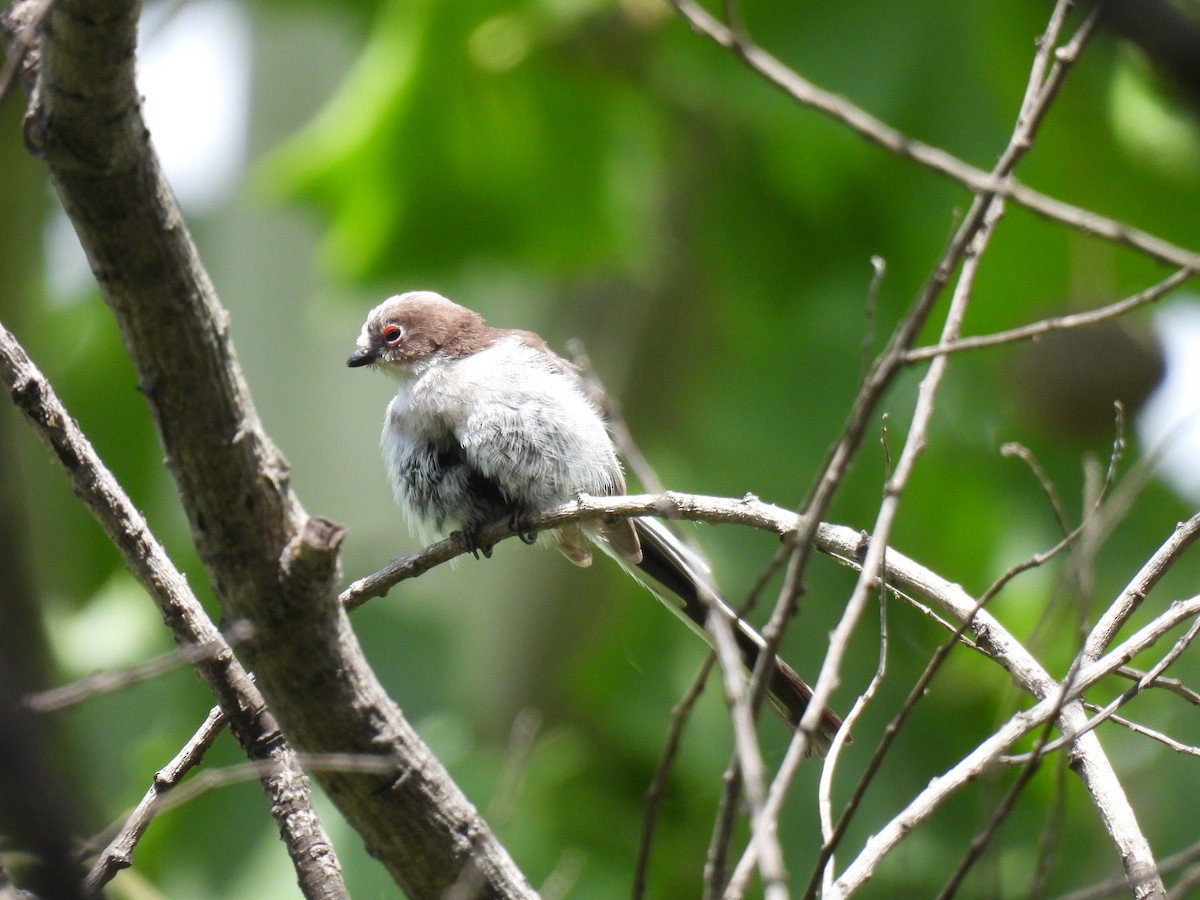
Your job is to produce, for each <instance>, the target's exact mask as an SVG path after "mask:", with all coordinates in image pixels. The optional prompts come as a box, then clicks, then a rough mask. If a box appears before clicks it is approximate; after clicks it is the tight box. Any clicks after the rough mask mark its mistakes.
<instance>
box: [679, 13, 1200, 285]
mask: <svg viewBox="0 0 1200 900" xmlns="http://www.w3.org/2000/svg"><path fill="white" fill-rule="evenodd" d="M669 2H670V3H671V5H672V6H673V7H675V9H676V10H678V12H679V13H680V15H682V16H683V17H684V18H685V19H686V20H687V22H688V24H689V25H690V26H691V27H692V29H693V30H695V31H696V32H698V33H700V34H702V35H704V36H705V37H707V38H709V39H710V40H712V41H714V42H715V43H717V44H718V45H720V46H722V47H725V48H726V49H728V50H731V51H733V52H735V54H736V55H737V56H738V58H740V59H742V60H744V61H745V62H746V64H747V65H748V66H750V68H751V69H753V70H754V71H755V72H756V73H758V74H759V75H760V76H762V77H763V78H764V79H766V80H767V81H769V82H770V83H771V84H773V85H775V86H776V87H778V88H780V89H781V90H783V91H784V93H786V94H787V95H788V96H789V97H791V98H792V99H793V100H795V101H796V102H797V103H799V104H801V105H803V106H807V107H809V108H812V109H816V110H818V111H819V112H822V113H824V114H825V115H827V116H829V117H831V118H833V119H835V120H836V121H838V122H841V123H842V124H843V125H846V126H847V127H848V128H850V129H851V130H853V131H855V132H856V133H858V134H859V135H861V136H862V137H864V138H866V139H867V140H869V141H871V142H872V143H875V144H878V145H879V146H881V147H883V148H884V149H885V150H887V151H889V152H891V153H893V154H895V155H896V156H899V157H901V158H903V159H911V160H913V161H914V162H917V163H919V164H921V165H923V166H925V167H926V168H928V169H930V170H931V171H934V172H937V173H939V174H941V175H945V176H947V177H948V178H951V179H953V180H954V181H957V182H959V183H960V184H962V185H963V186H964V187H966V188H968V189H969V190H971V191H973V192H975V193H976V194H981V195H982V194H986V195H990V196H1000V197H1005V198H1007V199H1010V200H1012V201H1014V202H1016V203H1017V204H1019V205H1021V206H1024V207H1026V208H1027V209H1029V210H1030V211H1032V212H1034V213H1037V214H1038V215H1039V216H1042V217H1044V218H1046V219H1049V220H1050V221H1052V222H1058V223H1060V224H1063V225H1067V226H1069V227H1071V228H1074V229H1076V230H1077V231H1080V232H1083V233H1084V234H1090V235H1094V236H1096V237H1100V238H1104V239H1105V240H1108V241H1113V242H1116V243H1120V244H1124V245H1126V246H1128V247H1132V248H1134V249H1135V250H1139V251H1141V252H1142V253H1144V254H1146V255H1147V256H1149V257H1151V258H1153V259H1156V260H1159V261H1160V262H1165V263H1169V264H1171V265H1175V266H1181V267H1190V268H1193V269H1200V254H1197V253H1196V252H1195V251H1192V250H1187V249H1185V248H1183V247H1179V246H1176V245H1174V244H1171V243H1169V242H1168V241H1165V240H1163V239H1162V238H1160V237H1157V236H1155V235H1152V234H1149V233H1147V232H1145V231H1142V230H1140V229H1138V228H1134V227H1133V226H1132V225H1129V224H1127V223H1125V222H1120V221H1117V220H1115V219H1109V218H1107V217H1105V216H1101V215H1098V214H1097V213H1094V212H1091V211H1090V210H1086V209H1081V208H1079V207H1077V206H1072V205H1071V204H1069V203H1064V202H1063V201H1061V200H1058V199H1055V198H1054V197H1050V196H1047V195H1046V194H1043V193H1041V192H1040V191H1037V190H1034V189H1033V188H1030V187H1027V186H1026V185H1024V184H1022V183H1021V182H1019V181H1017V180H1016V179H1015V178H1013V177H1012V176H1011V175H1008V174H1003V175H1002V174H998V173H996V172H995V170H993V171H992V172H990V173H989V172H985V171H984V170H983V169H979V168H976V167H975V166H972V165H971V164H969V163H966V162H964V161H962V160H960V159H958V158H957V157H955V156H953V155H952V154H950V153H947V152H946V151H945V150H942V149H940V148H938V147H931V146H929V145H928V144H924V143H922V142H921V141H918V140H915V139H914V138H911V137H909V136H908V135H905V134H903V133H901V132H900V131H897V130H896V129H895V128H893V127H892V126H890V125H888V124H886V123H885V122H882V121H880V120H879V119H878V118H876V117H875V116H872V115H871V114H870V113H868V112H866V111H865V110H863V109H862V108H860V107H858V106H855V105H854V104H853V103H851V102H850V101H848V100H847V99H846V98H845V97H841V96H839V95H837V94H835V93H833V92H831V91H827V90H824V89H823V88H820V87H817V86H816V85H814V84H813V83H812V82H810V81H808V80H807V79H805V78H804V77H803V76H801V75H800V74H799V73H798V72H796V71H795V70H794V69H791V68H789V67H788V66H786V65H784V63H782V62H781V61H780V60H778V59H776V58H775V57H774V56H772V55H771V54H770V53H768V52H767V51H765V50H764V49H762V48H761V47H758V46H756V45H741V44H740V43H739V42H738V40H737V38H736V37H735V35H733V33H732V32H730V30H729V29H728V28H726V27H725V26H724V25H722V24H721V23H720V22H718V21H717V20H716V19H714V18H713V17H712V16H711V15H709V14H708V13H707V12H705V10H704V9H702V8H701V7H700V6H699V5H698V4H696V3H695V2H693V0H669ZM1064 49H1065V48H1064ZM1059 55H1061V53H1060V54H1059Z"/></svg>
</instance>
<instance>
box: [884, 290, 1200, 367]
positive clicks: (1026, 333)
mask: <svg viewBox="0 0 1200 900" xmlns="http://www.w3.org/2000/svg"><path fill="white" fill-rule="evenodd" d="M1197 271H1200V269H1198V268H1196V267H1193V266H1185V267H1183V268H1182V269H1179V270H1177V271H1175V272H1173V273H1172V274H1170V275H1168V276H1167V277H1166V278H1164V279H1163V280H1162V281H1160V282H1158V283H1157V284H1155V285H1152V286H1151V287H1148V288H1146V289H1145V290H1143V291H1139V292H1138V293H1136V294H1133V295H1131V296H1129V297H1126V298H1125V299H1124V300H1119V301H1117V302H1116V303H1110V304H1109V305H1108V306H1102V307H1100V308H1099V309H1090V310H1088V311H1086V312H1080V313H1072V314H1070V315H1066V316H1051V317H1050V318H1046V319H1041V320H1039V321H1037V322H1033V323H1032V324H1030V325H1022V326H1021V327H1020V328H1013V329H1010V330H1009V331H1000V332H997V333H995V334H983V335H978V336H976V337H965V338H958V339H957V340H954V341H950V342H949V343H944V344H936V345H934V346H931V347H916V348H914V349H912V350H909V351H908V352H907V353H905V354H904V361H905V362H906V363H917V362H922V361H924V360H927V359H933V358H934V357H937V356H944V355H946V354H948V353H962V352H964V351H967V350H982V349H984V348H987V347H1000V346H1003V345H1005V344H1015V343H1017V342H1019V341H1031V340H1036V339H1037V338H1040V337H1042V336H1044V335H1047V334H1050V333H1051V332H1054V331H1067V330H1069V329H1072V328H1086V327H1087V326H1089V325H1097V324H1099V323H1101V322H1107V321H1108V320H1109V319H1115V318H1117V317H1119V316H1123V315H1125V314H1126V313H1128V312H1130V311H1131V310H1134V309H1137V308H1138V307H1141V306H1146V305H1148V304H1150V303H1154V302H1155V301H1157V300H1160V299H1162V298H1163V297H1164V296H1166V295H1167V294H1169V293H1170V292H1171V291H1173V290H1175V288H1177V287H1179V286H1180V285H1182V284H1184V283H1186V282H1187V281H1189V280H1190V279H1191V278H1193V277H1195V275H1196V273H1197Z"/></svg>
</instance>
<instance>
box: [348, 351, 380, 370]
mask: <svg viewBox="0 0 1200 900" xmlns="http://www.w3.org/2000/svg"><path fill="white" fill-rule="evenodd" d="M378 358H379V354H378V353H376V352H375V351H374V350H355V351H354V352H353V353H351V354H350V358H349V359H348V360H346V365H348V366H349V367H350V368H352V369H357V368H358V367H359V366H369V365H371V363H373V362H375V360H376V359H378Z"/></svg>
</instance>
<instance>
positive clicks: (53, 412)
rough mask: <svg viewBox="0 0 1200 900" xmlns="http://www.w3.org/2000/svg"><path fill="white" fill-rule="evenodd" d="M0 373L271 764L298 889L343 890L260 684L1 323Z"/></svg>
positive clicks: (274, 801)
mask: <svg viewBox="0 0 1200 900" xmlns="http://www.w3.org/2000/svg"><path fill="white" fill-rule="evenodd" d="M0 376H2V377H3V380H4V383H5V385H6V387H7V388H8V392H9V394H10V396H11V397H12V399H13V402H14V403H15V404H16V405H17V407H18V408H19V409H20V410H21V412H22V413H24V415H25V417H26V419H27V420H28V421H29V423H30V425H32V426H33V429H34V431H35V432H36V433H37V435H38V437H39V438H41V440H42V441H43V442H44V443H45V444H46V446H47V447H48V448H49V449H50V451H51V452H52V453H53V455H54V457H55V458H56V459H57V460H58V462H59V464H60V465H61V466H62V467H63V470H64V471H65V472H66V474H67V476H68V478H70V480H71V486H72V488H73V489H74V490H75V493H76V495H77V496H78V497H79V498H80V499H81V500H82V501H83V503H84V505H85V506H86V507H87V509H88V511H89V512H90V513H91V514H92V516H93V518H95V519H96V521H97V522H98V523H99V524H100V526H101V527H102V528H103V529H104V531H105V533H106V534H107V535H108V537H109V539H110V540H111V541H112V542H113V544H114V545H115V546H116V547H117V549H118V550H119V551H120V553H121V556H122V558H123V559H124V560H125V565H126V566H128V568H129V571H130V572H131V573H132V574H133V576H134V577H135V578H136V579H137V580H138V583H139V584H141V585H142V587H144V588H145V589H146V591H147V592H148V593H149V594H150V597H151V599H153V600H154V601H155V603H156V604H157V605H158V608H159V611H160V612H161V613H162V616H163V621H164V622H166V623H167V625H168V626H169V627H170V628H171V629H172V634H173V636H174V638H175V640H176V642H177V643H179V645H180V646H181V647H182V648H185V650H186V652H188V653H189V654H190V655H191V657H192V659H191V662H192V665H193V666H194V667H195V669H196V671H197V672H198V673H199V674H200V675H201V677H203V678H204V679H205V681H206V682H207V683H208V685H209V687H210V689H211V690H212V692H213V694H214V696H216V698H217V701H218V702H219V703H220V705H221V709H222V710H223V712H224V713H225V715H226V717H227V718H228V720H229V722H230V724H231V726H232V727H233V731H234V733H235V734H236V735H237V737H238V740H239V741H241V743H242V746H243V748H244V749H245V751H246V753H247V755H248V756H249V758H250V759H252V760H269V761H270V762H271V763H272V771H271V772H270V774H268V775H265V776H264V778H263V788H264V790H265V791H266V793H267V795H268V797H270V798H271V809H272V812H273V813H274V815H275V817H276V824H277V825H278V826H279V830H280V834H281V835H282V836H283V838H284V842H285V843H286V845H287V848H288V852H289V853H290V854H291V857H292V862H293V865H295V867H296V872H297V874H298V875H299V877H300V883H301V887H302V889H303V890H304V892H305V895H306V896H308V897H343V896H347V895H346V891H345V887H344V885H343V884H342V881H341V875H340V867H339V865H338V861H337V857H336V855H335V854H334V852H333V846H332V844H331V843H330V841H329V838H328V836H327V835H326V834H325V832H324V829H323V827H322V826H321V822H320V819H319V818H318V817H317V814H316V811H315V810H314V809H313V806H312V797H311V795H310V793H309V790H308V781H307V779H306V778H305V777H304V773H303V772H302V771H301V770H300V766H299V763H298V762H297V761H296V758H295V755H294V753H293V752H292V750H291V748H290V746H289V745H288V744H287V742H286V741H285V740H284V739H283V736H282V735H281V734H280V733H279V727H278V725H277V724H276V722H275V719H274V717H273V716H272V715H271V713H270V712H269V711H268V709H267V706H266V702H265V701H264V700H263V698H262V695H261V694H260V693H259V691H258V688H257V686H256V685H255V684H254V682H253V681H252V680H251V679H250V676H249V674H248V673H247V672H246V670H245V669H244V668H242V665H241V663H239V662H238V660H237V658H236V657H235V656H234V654H233V651H232V650H231V649H230V647H229V645H228V644H227V643H226V642H225V639H224V637H222V635H221V633H220V631H218V630H217V627H216V626H215V625H214V624H213V623H212V621H211V620H210V619H209V618H208V615H207V614H206V613H205V611H204V607H203V606H201V604H200V601H199V600H197V599H196V597H195V595H194V594H193V593H192V591H191V589H190V588H189V587H188V585H187V580H186V579H185V578H184V577H183V575H182V573H180V572H179V570H178V569H176V568H175V566H174V565H173V564H172V563H171V561H170V559H168V557H167V554H166V551H165V550H163V548H162V545H161V544H159V543H158V541H157V540H156V539H155V538H154V535H152V534H151V533H150V530H149V528H148V527H147V526H146V522H145V520H144V519H143V518H142V515H141V513H139V512H138V511H137V509H136V508H135V507H134V506H133V504H132V503H131V502H130V500H129V498H128V497H127V496H126V495H125V492H124V491H122V490H121V487H120V485H118V484H117V482H116V479H115V478H113V476H112V473H111V472H109V471H108V469H107V468H105V466H104V464H103V463H102V462H101V461H100V459H99V457H97V455H96V452H95V450H93V449H92V446H91V444H90V443H89V442H88V440H87V438H86V437H84V435H83V433H82V432H81V431H80V430H79V426H78V425H77V424H76V423H75V421H74V419H72V418H71V417H70V415H69V414H68V413H67V411H66V409H65V408H64V407H63V405H62V403H61V402H59V400H58V397H57V396H55V394H54V391H53V389H52V388H51V387H50V384H49V383H48V382H47V381H46V380H45V378H44V377H43V376H42V374H41V372H39V371H38V369H37V368H36V367H35V366H34V365H33V363H32V362H31V361H30V359H29V357H28V356H27V355H26V354H25V351H24V350H23V349H22V348H21V347H20V345H19V344H17V342H16V340H15V339H14V338H13V336H12V334H10V333H9V331H8V329H6V328H4V326H3V325H0ZM114 871H115V870H114Z"/></svg>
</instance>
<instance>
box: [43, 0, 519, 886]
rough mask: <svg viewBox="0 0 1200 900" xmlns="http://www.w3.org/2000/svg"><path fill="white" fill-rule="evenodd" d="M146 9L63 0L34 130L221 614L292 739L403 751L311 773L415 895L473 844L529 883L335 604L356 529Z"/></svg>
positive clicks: (472, 851)
mask: <svg viewBox="0 0 1200 900" xmlns="http://www.w3.org/2000/svg"><path fill="white" fill-rule="evenodd" d="M140 8H141V4H140V3H137V2H136V0H116V2H112V3H107V4H104V5H102V6H99V7H98V6H97V5H96V4H94V3H90V2H88V0H56V2H55V3H54V4H53V6H52V7H51V10H50V13H49V16H48V18H47V20H46V25H45V27H44V28H43V29H42V31H41V43H40V48H39V49H40V51H41V59H40V71H39V81H38V86H37V89H36V90H35V91H34V94H33V104H32V107H31V109H30V113H29V115H28V117H27V119H26V133H25V136H26V142H27V144H28V145H29V147H30V148H31V149H32V150H33V151H34V152H35V153H36V154H37V155H39V156H40V157H41V158H43V159H44V160H45V161H46V163H47V165H48V167H49V170H50V174H51V177H52V180H53V182H54V185H55V188H56V189H57V191H58V195H59V197H60V199H61V200H62V203H63V207H64V208H65V210H66V212H67V214H68V216H69V217H70V218H71V221H72V223H73V224H74V227H75V230H76V233H77V234H78V235H79V238H80V242H81V243H82V245H83V247H84V250H85V252H86V254H87V257H88V261H89V263H90V264H91V267H92V270H93V272H94V273H95V275H96V278H97V282H98V284H99V286H100V289H101V292H102V294H103V296H104V299H105V301H106V302H107V303H108V305H109V306H110V307H111V309H112V310H113V312H114V314H115V316H116V320H117V323H118V326H119V327H120V329H121V332H122V335H123V338H124V342H125V346H126V349H127V350H128V352H129V356H130V359H131V360H132V363H133V365H134V368H135V369H136V371H137V374H138V384H139V388H140V389H141V391H142V392H143V393H144V394H145V396H146V398H147V401H148V403H149V406H150V411H151V413H152V416H153V418H154V422H155V426H156V428H157V430H158V434H159V437H160V440H161V441H162V444H163V447H164V449H165V451H166V456H167V460H168V467H169V469H170V472H171V474H172V476H173V477H174V479H175V483H176V485H177V487H178V490H179V494H180V497H181V499H182V502H183V506H184V510H185V512H186V514H187V517H188V522H189V524H190V526H191V532H192V537H193V540H194V541H195V544H196V547H197V549H198V551H199V555H200V558H201V560H202V561H203V563H204V566H205V569H206V571H207V573H208V575H209V579H210V581H211V583H212V586H213V589H214V591H215V593H216V595H217V596H218V598H219V599H220V601H221V603H222V605H223V607H224V611H225V614H226V615H227V616H228V617H230V618H232V619H240V620H245V621H247V622H249V623H250V624H251V625H252V626H253V628H254V636H253V637H252V638H251V639H250V640H248V641H247V642H246V644H245V646H244V651H245V655H246V658H247V660H248V662H249V663H250V665H252V667H253V668H254V671H255V675H256V678H257V683H258V685H259V687H260V688H261V690H262V692H263V694H264V695H265V696H266V697H267V698H268V700H269V702H270V704H271V709H272V711H273V712H274V714H275V715H276V716H278V719H279V722H280V725H281V726H282V728H283V729H284V732H285V733H286V734H287V735H288V737H289V739H290V740H291V741H293V742H294V743H295V744H296V746H297V747H300V748H302V749H303V750H305V751H306V752H310V753H318V754H320V753H344V754H349V755H352V756H370V755H375V756H383V757H385V758H388V759H391V760H393V763H392V766H391V769H390V771H388V772H386V773H367V772H352V771H342V770H337V769H335V770H320V771H318V772H317V773H316V777H317V778H318V780H319V781H320V782H321V783H322V785H323V786H324V787H325V788H326V791H327V793H328V794H329V796H330V797H331V798H332V800H333V802H334V803H335V804H337V805H338V807H339V809H340V810H341V811H342V813H343V814H344V815H345V816H346V818H347V819H348V820H349V821H350V823H351V824H352V825H353V827H354V828H355V829H356V830H357V831H358V832H359V834H360V835H361V836H362V838H363V840H364V842H365V844H366V846H367V848H368V850H369V852H370V853H371V854H372V855H373V856H375V857H376V858H377V859H379V860H380V862H381V863H382V864H383V865H385V866H386V867H387V869H388V871H389V872H390V873H391V875H392V877H393V878H394V879H395V880H396V881H397V882H398V883H399V884H400V885H401V886H402V887H403V888H404V890H405V891H406V892H407V893H408V894H409V895H410V896H412V897H414V898H421V897H440V896H441V894H442V892H443V891H444V890H445V889H446V887H448V886H449V885H450V884H453V883H454V882H455V881H456V879H457V877H458V873H459V872H460V871H462V869H463V868H464V866H466V865H467V864H468V862H470V863H471V864H472V865H478V866H480V868H481V869H482V871H483V872H484V873H485V875H486V878H485V885H486V887H485V890H486V891H490V892H494V893H497V894H504V895H506V896H512V897H520V896H528V895H530V894H531V893H532V889H531V888H530V886H529V884H528V882H527V881H526V879H525V877H524V876H523V875H522V874H521V872H520V871H519V870H518V869H517V867H516V866H515V864H514V863H513V862H512V860H511V858H510V857H509V856H508V854H507V853H506V852H505V851H504V849H503V847H502V846H501V845H500V844H499V843H498V842H497V841H496V839H495V837H494V836H493V835H492V833H491V832H490V830H489V829H488V828H487V825H486V824H485V823H484V822H483V820H482V819H481V818H480V817H479V815H478V813H477V811H476V810H475V808H474V807H473V806H472V805H471V804H470V802H469V801H468V800H467V798H466V797H465V796H464V795H463V794H462V792H461V791H459V790H458V788H457V786H455V785H454V783H453V781H452V780H451V779H450V777H449V775H448V773H447V772H446V771H445V769H444V768H443V767H442V766H441V765H440V763H439V762H438V761H437V759H436V758H435V757H434V755H433V754H432V753H431V752H430V751H429V749H428V747H426V746H425V744H424V743H423V742H422V741H421V740H420V738H419V737H418V736H417V734H416V733H415V731H414V730H413V729H412V727H411V726H410V725H409V724H408V723H407V722H406V721H405V720H404V718H403V716H402V715H401V713H400V710H399V709H398V708H397V707H396V705H395V703H393V702H392V701H391V700H390V699H389V698H388V697H387V695H386V693H385V692H384V690H383V688H382V686H381V685H380V684H379V682H378V680H377V679H376V678H375V676H374V673H373V672H372V670H371V668H370V667H369V665H368V664H367V662H366V660H365V658H364V657H363V654H362V651H361V648H360V647H359V644H358V642H357V640H356V638H355V636H354V634H353V631H352V630H351V628H350V625H349V621H348V619H347V618H346V615H345V612H344V610H342V609H341V607H340V606H339V605H338V604H337V603H336V599H335V598H336V596H337V583H338V581H339V571H338V565H339V549H340V544H341V540H342V537H343V534H344V530H343V529H342V528H340V527H339V526H336V525H334V524H333V523H330V522H328V521H326V520H323V519H320V518H316V517H310V516H309V515H308V514H307V513H306V512H305V510H304V509H303V507H302V505H301V504H300V502H299V500H298V499H297V497H296V496H295V495H294V494H293V492H292V491H291V487H290V484H289V474H288V467H287V463H286V461H285V460H284V458H283V456H282V454H281V453H280V452H279V450H278V449H277V448H276V447H275V445H274V443H273V442H272V441H271V440H270V438H269V437H268V436H267V434H266V433H265V431H264V429H263V427H262V423H261V421H260V420H259V417H258V414H257V412H256V410H255V409H254V405H253V402H252V401H251V398H250V395H249V391H248V389H247V386H246V383H245V379H244V377H243V375H242V372H241V368H240V366H239V364H238V361H237V357H236V354H235V352H234V349H233V344H232V342H231V340H230V337H229V327H228V316H227V313H226V311H225V310H224V308H223V307H222V306H221V304H220V302H219V300H218V298H217V296H216V292H215V290H214V289H213V286H212V283H211V281H210V279H209V278H208V276H207V274H206V273H205V271H204V269H203V267H202V265H201V262H200V260H199V257H198V254H197V251H196V248H195V246H194V244H193V242H192V240H191V237H190V235H189V233H188V230H187V228H186V226H185V225H184V222H183V217H182V214H181V213H180V210H179V208H178V206H177V205H176V203H175V201H174V198H173V196H172V192H171V189H170V186H169V185H168V184H167V183H166V181H165V179H164V177H163V174H162V172H161V169H160V166H159V163H158V160H157V158H156V156H155V154H154V151H153V148H152V146H151V145H150V142H149V138H148V131H147V128H146V125H145V122H144V121H143V119H142V115H141V104H140V99H139V94H138V91H137V87H136V84H135V80H134V63H135V48H136V42H137V16H138V12H139V11H140ZM226 711H227V713H228V712H229V710H226Z"/></svg>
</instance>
